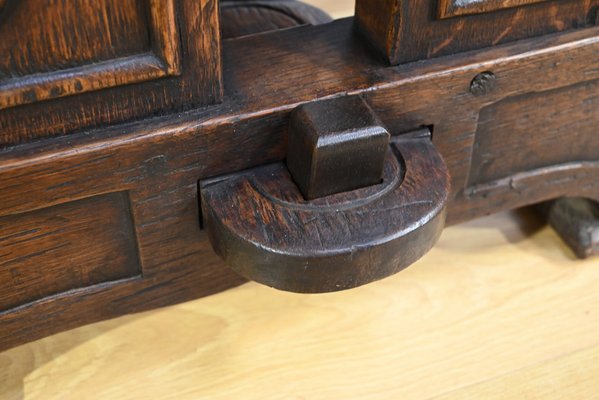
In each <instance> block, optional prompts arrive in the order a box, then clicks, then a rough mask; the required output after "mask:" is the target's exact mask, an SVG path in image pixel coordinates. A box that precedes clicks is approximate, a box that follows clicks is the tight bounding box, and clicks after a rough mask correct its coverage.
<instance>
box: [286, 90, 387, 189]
mask: <svg viewBox="0 0 599 400" xmlns="http://www.w3.org/2000/svg"><path fill="white" fill-rule="evenodd" d="M389 139H390V135H389V132H387V130H386V129H385V128H384V127H383V126H382V125H381V123H380V122H379V121H378V120H377V118H376V116H375V115H374V114H373V112H372V111H371V110H370V108H369V107H368V106H367V105H366V104H365V103H364V101H363V100H362V99H361V98H360V97H357V96H355V97H346V98H341V99H332V100H325V101H321V102H316V103H310V104H306V105H304V106H301V107H299V108H298V109H297V110H295V111H294V112H293V114H292V115H291V123H290V129H289V145H288V148H287V168H288V169H289V171H290V172H291V175H292V177H293V180H294V181H295V183H296V184H297V186H298V188H299V189H300V191H301V192H302V194H303V195H304V197H305V198H306V199H308V200H309V199H315V198H318V197H323V196H328V195H331V194H335V193H340V192H345V191H349V190H354V189H358V188H361V187H365V186H370V185H374V184H377V183H380V182H381V179H382V176H383V164H384V161H385V154H386V152H387V149H388V148H389Z"/></svg>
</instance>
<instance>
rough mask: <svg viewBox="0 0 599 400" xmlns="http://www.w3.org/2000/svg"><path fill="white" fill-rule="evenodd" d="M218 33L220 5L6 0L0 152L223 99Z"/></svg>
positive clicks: (0, 49) (211, 0)
mask: <svg viewBox="0 0 599 400" xmlns="http://www.w3.org/2000/svg"><path fill="white" fill-rule="evenodd" d="M218 29H219V27H218V7H217V2H216V0H199V1H196V0H184V1H175V0H143V1H137V0H126V1H116V0H102V1H99V2H96V1H90V0H73V1H58V0H43V2H42V4H40V2H37V1H35V0H25V1H21V2H20V1H13V0H9V1H7V4H6V5H5V6H4V7H3V9H2V11H0V36H1V37H2V38H3V40H2V43H1V44H0V53H2V54H4V53H7V54H9V55H10V56H9V57H6V58H3V61H2V60H0V147H1V146H8V145H14V144H18V143H23V142H28V141H31V140H33V139H37V138H42V137H49V136H56V135H62V134H66V133H71V132H72V131H74V130H77V129H82V128H89V127H93V126H100V125H106V124H113V123H117V122H123V121H126V120H131V119H134V118H138V117H142V116H147V115H156V114H160V113H166V112H169V111H173V110H181V109H188V108H192V107H197V106H204V105H208V104H213V103H215V102H217V101H219V100H220V98H221V95H222V87H221V79H220V78H221V71H220V40H219V39H220V38H219V35H218ZM13 39H14V40H13ZM183 54H185V55H186V57H185V59H184V57H183ZM100 89H102V90H101V91H100ZM49 100H52V101H49Z"/></svg>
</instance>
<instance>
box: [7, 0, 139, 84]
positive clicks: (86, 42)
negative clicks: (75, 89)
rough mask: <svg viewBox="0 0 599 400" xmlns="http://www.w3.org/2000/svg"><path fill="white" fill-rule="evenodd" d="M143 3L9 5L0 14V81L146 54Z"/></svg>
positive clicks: (81, 0) (33, 1)
mask: <svg viewBox="0 0 599 400" xmlns="http://www.w3.org/2000/svg"><path fill="white" fill-rule="evenodd" d="M144 4H145V2H144V1H138V0H92V1H90V0H68V1H57V0H7V4H6V5H5V6H4V7H3V9H2V10H0V12H1V13H2V16H1V19H0V37H1V38H2V40H0V54H2V57H1V58H0V77H1V78H2V79H8V78H17V77H22V76H27V75H31V74H36V73H45V72H51V71H56V70H62V69H65V68H71V67H76V66H80V65H81V64H87V63H94V62H99V61H106V60H110V59H113V58H115V57H124V56H127V55H132V54H137V53H142V52H146V51H148V50H149V49H150V41H149V36H148V29H149V27H148V23H147V21H146V18H145V11H146V10H144ZM124 38H126V39H127V40H123V39H124Z"/></svg>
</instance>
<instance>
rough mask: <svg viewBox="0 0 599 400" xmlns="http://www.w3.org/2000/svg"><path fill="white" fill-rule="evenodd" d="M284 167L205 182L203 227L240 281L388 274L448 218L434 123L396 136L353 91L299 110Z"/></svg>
mask: <svg viewBox="0 0 599 400" xmlns="http://www.w3.org/2000/svg"><path fill="white" fill-rule="evenodd" d="M288 143H289V144H288V150H287V159H286V163H284V162H280V163H275V164H269V165H265V166H261V167H257V168H253V169H250V170H246V171H242V172H239V173H235V174H231V175H227V176H224V177H217V178H212V179H209V180H205V181H202V182H201V183H200V188H201V206H202V214H203V219H204V226H205V228H206V229H207V230H208V233H209V236H210V240H211V243H212V245H213V247H214V249H215V250H216V252H217V253H218V254H219V255H220V256H221V257H223V258H224V259H225V261H226V262H227V264H228V265H229V266H230V267H231V268H233V269H234V270H235V271H237V272H238V273H240V274H241V275H243V276H245V277H247V278H249V279H251V280H254V281H257V282H260V283H263V284H266V285H268V286H272V287H275V288H278V289H282V290H288V291H293V292H302V293H315V292H331V291H337V290H343V289H349V288H353V287H356V286H360V285H363V284H366V283H369V282H372V281H375V280H378V279H382V278H384V277H387V276H389V275H392V274H394V273H396V272H398V271H400V270H402V269H403V268H405V267H407V266H409V265H410V264H412V263H413V262H414V261H416V260H417V259H419V258H420V257H421V256H422V255H424V254H425V253H426V252H427V251H428V250H429V249H430V248H431V247H432V246H433V244H434V243H435V242H436V240H437V238H438V236H439V234H440V233H441V230H442V229H443V226H444V222H445V206H446V203H447V198H448V193H449V175H448V172H447V168H446V166H445V163H444V162H443V159H442V157H441V155H440V154H439V153H438V152H437V150H436V149H435V146H434V145H433V143H432V141H431V132H430V130H429V128H420V129H417V130H415V131H413V132H409V133H407V134H402V135H397V136H392V135H390V134H389V132H388V131H387V130H386V129H385V128H384V127H383V126H382V124H381V123H380V122H379V121H378V119H377V118H376V116H375V115H374V113H373V112H372V111H371V109H370V108H369V107H368V105H367V104H366V103H365V102H364V101H363V100H362V98H360V97H358V96H353V97H352V96H350V97H343V98H339V99H332V100H324V101H319V102H315V103H308V104H305V105H303V106H300V107H298V108H297V109H296V110H295V111H294V112H293V113H292V114H291V120H290V124H289V140H288Z"/></svg>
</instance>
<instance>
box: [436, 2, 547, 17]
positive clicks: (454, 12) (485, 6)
mask: <svg viewBox="0 0 599 400" xmlns="http://www.w3.org/2000/svg"><path fill="white" fill-rule="evenodd" d="M542 1H548V0H439V18H450V17H455V16H458V15H465V14H480V13H486V12H490V11H497V10H503V9H505V8H511V7H521V6H525V5H528V4H534V3H540V2H542Z"/></svg>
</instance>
